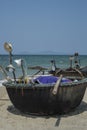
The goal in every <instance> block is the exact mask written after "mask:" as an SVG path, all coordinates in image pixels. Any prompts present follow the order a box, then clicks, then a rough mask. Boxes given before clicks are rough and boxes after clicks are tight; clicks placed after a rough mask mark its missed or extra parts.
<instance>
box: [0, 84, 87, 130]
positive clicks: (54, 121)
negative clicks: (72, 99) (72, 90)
mask: <svg viewBox="0 0 87 130" xmlns="http://www.w3.org/2000/svg"><path fill="white" fill-rule="evenodd" d="M73 96H74V95H73ZM0 130H87V91H86V92H85V95H84V98H83V101H82V102H81V104H80V105H79V106H78V107H77V108H76V109H75V110H74V111H72V112H70V113H68V114H65V115H56V116H34V115H27V114H23V113H21V112H20V111H18V110H17V109H15V108H14V106H13V105H12V103H11V101H10V100H9V97H8V95H7V92H6V90H5V88H4V87H3V88H2V87H0Z"/></svg>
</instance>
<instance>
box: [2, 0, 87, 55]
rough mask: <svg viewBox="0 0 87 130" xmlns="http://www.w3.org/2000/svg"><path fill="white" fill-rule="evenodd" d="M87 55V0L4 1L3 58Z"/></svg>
mask: <svg viewBox="0 0 87 130" xmlns="http://www.w3.org/2000/svg"><path fill="white" fill-rule="evenodd" d="M4 42H10V43H12V44H13V53H15V54H17V53H25V52H27V53H31V52H32V53H40V52H52V51H53V52H57V53H58V54H73V53H74V52H76V51H78V52H79V53H80V54H87V0H0V54H6V52H5V50H4V49H3V44H4Z"/></svg>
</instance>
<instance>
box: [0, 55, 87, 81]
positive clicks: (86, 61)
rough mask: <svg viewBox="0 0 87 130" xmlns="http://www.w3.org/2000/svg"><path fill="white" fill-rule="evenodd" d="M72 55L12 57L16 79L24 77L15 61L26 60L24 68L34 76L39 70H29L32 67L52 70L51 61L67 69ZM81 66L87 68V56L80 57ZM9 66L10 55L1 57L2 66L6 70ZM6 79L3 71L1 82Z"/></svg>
mask: <svg viewBox="0 0 87 130" xmlns="http://www.w3.org/2000/svg"><path fill="white" fill-rule="evenodd" d="M69 57H70V55H13V56H12V63H13V66H14V67H15V74H16V77H19V76H21V75H22V71H21V68H20V67H18V66H17V65H16V63H15V62H14V60H15V59H20V58H21V59H23V60H24V68H25V71H26V74H28V75H33V74H34V73H36V72H37V70H31V69H28V67H31V66H42V67H46V68H49V69H50V68H51V62H50V61H51V60H55V62H56V66H57V67H59V68H67V67H69V66H70V61H69ZM78 58H79V60H80V64H81V66H87V55H80V56H79V57H78ZM8 65H9V55H0V66H2V67H3V68H6V67H7V66H8ZM7 74H8V75H9V76H11V77H12V76H13V75H12V74H11V73H8V72H7ZM3 79H5V77H4V75H3V73H2V71H1V70H0V80H3Z"/></svg>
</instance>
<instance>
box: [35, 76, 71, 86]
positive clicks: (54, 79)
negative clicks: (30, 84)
mask: <svg viewBox="0 0 87 130" xmlns="http://www.w3.org/2000/svg"><path fill="white" fill-rule="evenodd" d="M58 79H59V77H56V76H39V77H38V78H36V79H34V82H36V83H41V84H48V83H56V82H57V80H58ZM61 82H62V83H64V82H71V80H69V79H67V78H62V80H61Z"/></svg>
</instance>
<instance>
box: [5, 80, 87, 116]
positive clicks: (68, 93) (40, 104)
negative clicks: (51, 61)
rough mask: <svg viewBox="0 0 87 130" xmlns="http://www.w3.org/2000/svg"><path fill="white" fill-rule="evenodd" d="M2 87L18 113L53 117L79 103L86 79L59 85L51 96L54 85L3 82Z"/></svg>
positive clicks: (86, 84) (86, 83) (86, 82)
mask: <svg viewBox="0 0 87 130" xmlns="http://www.w3.org/2000/svg"><path fill="white" fill-rule="evenodd" d="M3 85H4V86H5V87H6V90H7V93H8V95H9V98H10V100H11V102H12V103H13V105H14V106H15V107H16V108H17V109H19V110H20V111H22V112H25V113H29V114H36V115H53V114H63V113H67V112H69V111H71V110H72V109H74V108H76V107H77V106H78V105H79V104H80V103H81V101H82V99H83V96H84V93H85V90H86V86H87V79H86V78H85V79H82V80H78V81H77V82H70V83H60V85H59V87H58V91H57V94H56V95H53V94H52V91H53V89H54V84H32V83H28V84H24V83H14V82H5V83H3Z"/></svg>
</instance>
